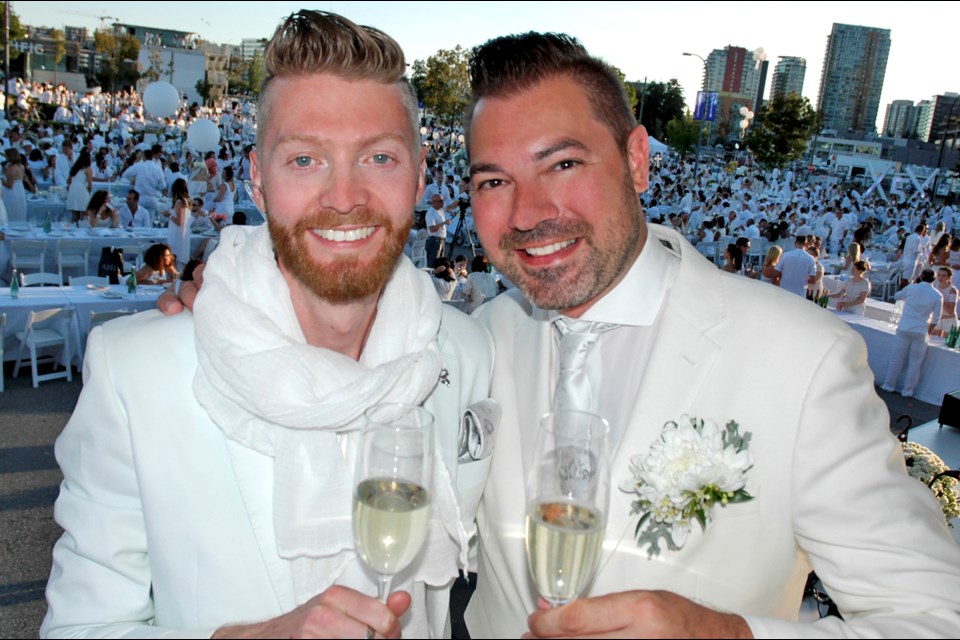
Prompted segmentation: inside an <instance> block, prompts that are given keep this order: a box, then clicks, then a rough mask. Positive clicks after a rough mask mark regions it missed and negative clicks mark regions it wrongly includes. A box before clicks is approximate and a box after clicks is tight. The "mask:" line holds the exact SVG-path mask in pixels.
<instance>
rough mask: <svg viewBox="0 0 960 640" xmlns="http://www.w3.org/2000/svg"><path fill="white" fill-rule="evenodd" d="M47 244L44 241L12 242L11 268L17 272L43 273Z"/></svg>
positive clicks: (13, 240)
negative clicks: (32, 271)
mask: <svg viewBox="0 0 960 640" xmlns="http://www.w3.org/2000/svg"><path fill="white" fill-rule="evenodd" d="M46 255H47V243H46V242H44V241H43V240H16V239H12V240H10V266H12V267H13V268H14V269H16V270H17V271H21V272H22V271H23V270H24V269H31V270H34V271H43V266H44V262H45V260H44V258H45V257H46Z"/></svg>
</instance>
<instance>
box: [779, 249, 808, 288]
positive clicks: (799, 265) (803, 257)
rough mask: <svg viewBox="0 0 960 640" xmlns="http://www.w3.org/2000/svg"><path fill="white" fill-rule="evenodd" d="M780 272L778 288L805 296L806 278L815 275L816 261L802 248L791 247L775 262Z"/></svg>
mask: <svg viewBox="0 0 960 640" xmlns="http://www.w3.org/2000/svg"><path fill="white" fill-rule="evenodd" d="M777 271H779V272H780V274H781V275H780V288H781V289H786V290H787V291H790V292H791V293H795V294H797V295H798V296H800V297H801V298H803V297H806V293H807V278H809V277H810V276H814V277H816V275H817V261H816V260H814V259H813V256H812V255H810V254H809V253H807V252H806V251H804V250H803V249H792V250H790V251H787V252H785V253H784V254H783V256H781V258H780V262H779V263H778V264H777Z"/></svg>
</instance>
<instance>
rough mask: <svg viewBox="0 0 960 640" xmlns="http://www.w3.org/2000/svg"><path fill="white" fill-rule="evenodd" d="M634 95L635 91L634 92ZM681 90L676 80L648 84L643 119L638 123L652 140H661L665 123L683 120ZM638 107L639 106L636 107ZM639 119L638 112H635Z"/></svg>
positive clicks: (663, 135)
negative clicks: (644, 128)
mask: <svg viewBox="0 0 960 640" xmlns="http://www.w3.org/2000/svg"><path fill="white" fill-rule="evenodd" d="M634 95H636V91H634ZM683 105H684V99H683V89H682V88H681V87H680V83H679V82H677V79H676V78H672V79H671V80H670V81H669V82H648V83H647V87H646V92H645V94H644V99H643V119H642V120H641V121H640V124H642V125H643V126H644V127H646V128H647V133H649V134H650V135H651V136H653V137H654V138H660V139H663V138H664V137H666V134H667V129H666V127H667V123H668V122H670V121H671V120H680V119H683V117H684V116H683ZM638 107H639V105H638ZM635 113H636V115H637V117H638V118H639V116H640V114H639V112H637V111H635Z"/></svg>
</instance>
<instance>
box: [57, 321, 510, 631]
mask: <svg viewBox="0 0 960 640" xmlns="http://www.w3.org/2000/svg"><path fill="white" fill-rule="evenodd" d="M440 346H441V351H442V358H443V367H444V368H445V369H447V373H448V375H447V376H446V379H447V380H448V381H449V384H443V383H440V384H438V385H437V388H436V389H435V390H434V392H433V393H432V395H431V396H430V398H429V399H428V400H427V402H426V403H425V406H426V407H427V408H428V409H429V410H430V411H431V412H432V413H433V415H434V417H435V425H436V433H437V438H438V439H439V440H440V443H441V447H442V450H443V451H444V452H445V453H446V454H447V459H448V461H452V462H449V463H448V467H450V469H451V477H452V478H457V477H458V476H457V474H458V469H457V465H456V450H457V441H458V425H459V420H460V415H461V412H462V410H463V409H464V408H465V407H466V406H468V405H469V404H470V403H472V402H475V401H477V400H481V399H484V398H487V397H488V391H489V381H490V378H489V375H490V368H491V366H492V355H493V354H492V345H491V343H490V337H489V336H488V335H487V333H486V332H485V331H484V330H483V328H482V327H481V326H480V325H479V324H478V323H477V322H475V321H473V320H471V319H470V318H469V317H467V316H465V315H463V314H462V313H460V312H458V311H454V310H452V309H448V308H446V307H445V308H444V310H443V320H442V324H441V330H440ZM196 366H197V358H196V348H195V346H194V333H193V316H192V315H191V314H189V313H183V314H180V315H179V316H176V317H173V318H164V317H163V316H161V315H160V314H159V312H157V311H150V312H147V313H139V314H136V315H135V316H131V317H128V318H122V319H119V320H116V321H111V322H109V323H107V324H106V325H104V326H103V327H102V329H95V330H94V331H92V332H91V334H90V339H89V341H88V347H87V355H86V358H85V359H84V387H83V392H82V394H81V396H80V400H79V402H78V404H77V407H76V410H75V411H74V414H73V416H72V417H71V419H70V422H69V423H68V424H67V426H66V428H65V429H64V431H63V433H62V435H61V436H60V437H59V438H58V439H57V443H56V455H57V461H58V462H59V463H60V466H61V468H62V469H63V474H64V481H63V484H62V486H61V490H60V496H59V497H58V499H57V502H56V506H55V517H56V520H57V522H58V523H59V524H60V525H61V526H62V527H63V528H64V534H63V536H62V537H61V539H60V540H59V541H58V542H57V544H56V546H55V547H54V551H53V569H52V571H51V575H50V581H49V583H48V585H47V603H48V611H47V615H46V618H45V619H44V622H43V625H42V627H41V629H40V633H41V636H42V637H47V636H50V637H53V636H64V635H70V636H91V637H93V636H112V637H120V636H124V637H158V636H161V635H163V636H165V637H185V638H199V637H208V636H209V635H210V633H212V632H213V630H214V629H215V628H217V627H219V626H222V625H224V624H227V623H236V622H250V621H258V620H264V619H266V618H269V617H273V616H276V615H279V614H281V613H284V612H286V611H289V610H291V609H293V608H295V606H296V601H295V596H294V590H293V579H292V575H291V569H290V563H289V562H288V561H287V560H285V559H283V558H281V557H279V556H278V555H277V553H276V547H275V542H274V531H273V513H272V511H273V460H272V458H269V457H267V456H264V455H262V454H259V453H257V452H255V451H253V450H251V449H248V448H245V447H243V446H242V445H240V444H237V443H236V442H234V441H231V440H227V439H226V438H225V437H224V435H223V432H222V431H221V430H220V429H219V428H218V427H217V426H216V425H215V424H214V423H213V422H212V421H211V420H210V419H209V417H208V416H207V414H206V412H205V411H204V409H203V408H202V407H201V406H200V405H199V404H198V403H197V402H196V400H195V399H194V396H193V391H192V383H193V377H194V371H195V370H196ZM265 375H269V372H265ZM337 453H339V452H337ZM488 466H489V458H488V459H487V460H485V461H481V462H477V463H471V464H467V465H461V466H460V467H459V478H458V485H459V486H460V488H461V491H462V492H463V493H466V492H467V490H469V489H472V491H473V493H472V496H465V495H461V502H462V506H463V518H464V521H465V523H467V524H469V523H470V522H472V520H473V514H474V513H475V510H476V504H477V502H478V501H479V492H480V488H481V487H482V485H483V478H484V477H485V473H486V469H487V468H488ZM371 588H372V584H371ZM374 592H375V590H374ZM426 599H427V602H426V606H427V612H428V613H427V615H428V618H429V620H430V624H431V628H432V629H437V631H436V633H438V634H439V633H440V632H441V631H442V629H443V625H444V622H445V616H446V612H447V605H448V590H447V589H427V595H426Z"/></svg>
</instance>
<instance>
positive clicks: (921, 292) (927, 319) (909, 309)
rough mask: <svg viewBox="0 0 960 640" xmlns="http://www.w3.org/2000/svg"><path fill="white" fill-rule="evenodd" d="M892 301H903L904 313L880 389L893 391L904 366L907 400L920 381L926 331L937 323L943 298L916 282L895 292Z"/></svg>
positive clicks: (929, 286)
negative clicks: (894, 299) (905, 369)
mask: <svg viewBox="0 0 960 640" xmlns="http://www.w3.org/2000/svg"><path fill="white" fill-rule="evenodd" d="M894 298H896V299H897V300H902V301H903V312H902V313H901V315H900V324H898V325H897V336H896V338H897V342H896V344H895V345H894V347H893V355H892V356H891V357H890V366H889V367H888V368H887V377H886V379H885V380H884V382H883V389H884V390H885V391H894V390H896V388H897V381H898V379H899V378H900V370H901V369H903V367H904V363H906V367H907V371H906V373H905V374H904V380H903V387H902V391H901V393H902V395H904V396H907V397H910V396H912V395H913V391H914V389H916V387H917V383H918V382H919V381H920V368H921V366H922V365H923V359H924V357H925V356H926V354H927V330H928V329H929V325H930V324H933V325H936V324H937V323H938V322H940V311H941V309H942V308H943V296H941V295H940V292H939V291H937V289H936V287H934V286H933V284H932V283H930V282H915V283H914V284H911V285H907V286H906V287H904V288H903V289H901V290H900V291H897V293H896V294H894Z"/></svg>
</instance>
